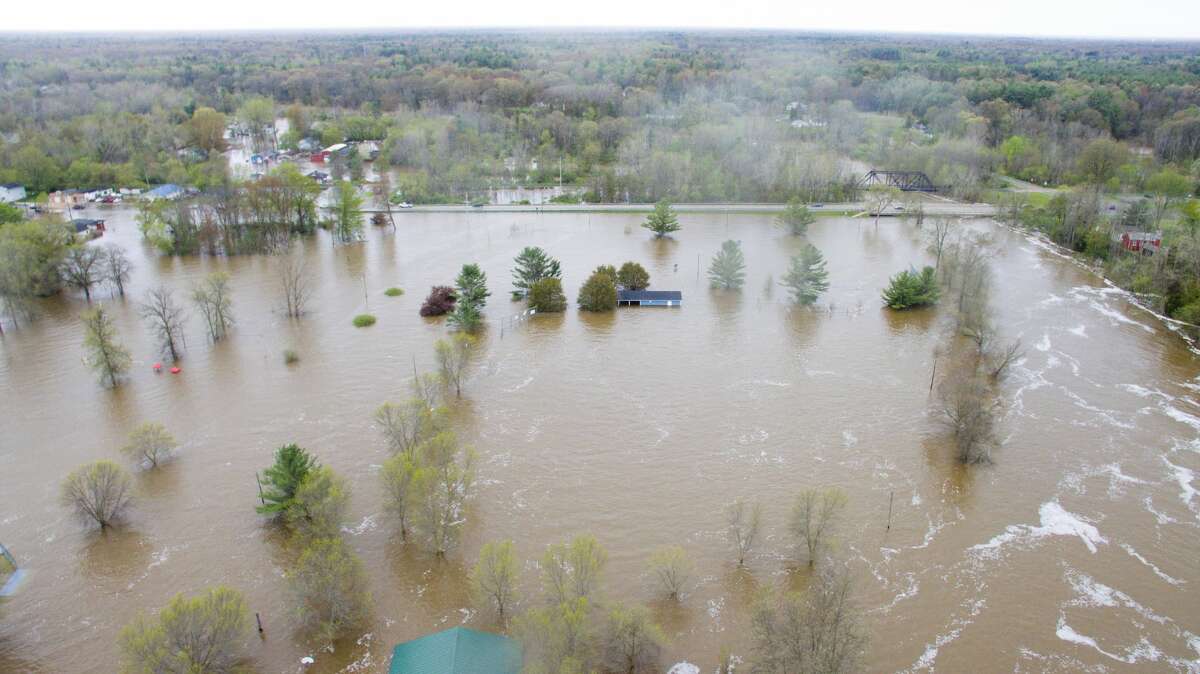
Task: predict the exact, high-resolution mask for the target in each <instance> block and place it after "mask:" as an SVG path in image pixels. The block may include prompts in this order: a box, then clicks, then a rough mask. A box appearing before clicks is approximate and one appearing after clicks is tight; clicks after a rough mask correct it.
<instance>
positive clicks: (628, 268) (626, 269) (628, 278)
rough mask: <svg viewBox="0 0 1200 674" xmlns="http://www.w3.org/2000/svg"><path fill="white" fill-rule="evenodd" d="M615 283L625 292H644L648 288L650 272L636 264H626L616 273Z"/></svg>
mask: <svg viewBox="0 0 1200 674" xmlns="http://www.w3.org/2000/svg"><path fill="white" fill-rule="evenodd" d="M616 281H617V285H619V286H621V287H622V288H624V289H625V290H645V289H646V288H648V287H650V272H648V271H646V268H645V267H643V266H642V265H640V264H638V263H636V262H626V263H625V264H623V265H621V268H620V269H619V270H618V271H617V276H616Z"/></svg>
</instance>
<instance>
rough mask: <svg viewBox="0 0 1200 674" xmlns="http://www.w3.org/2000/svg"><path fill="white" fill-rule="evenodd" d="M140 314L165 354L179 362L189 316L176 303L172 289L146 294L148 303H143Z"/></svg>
mask: <svg viewBox="0 0 1200 674" xmlns="http://www.w3.org/2000/svg"><path fill="white" fill-rule="evenodd" d="M138 313H140V314H141V315H142V318H143V319H145V321H146V322H147V323H149V324H150V329H151V330H153V331H154V335H155V336H156V337H157V338H158V343H159V345H160V347H161V348H162V350H163V352H165V353H167V354H168V355H170V356H171V360H172V361H176V360H179V351H180V350H181V349H182V348H183V324H184V321H186V320H187V314H185V313H184V311H183V307H181V306H179V304H178V303H176V302H175V295H174V294H173V293H172V292H171V291H170V289H168V288H166V287H164V286H159V287H157V288H153V289H151V290H150V291H149V292H147V293H146V301H145V302H142V305H141V307H139V309H138Z"/></svg>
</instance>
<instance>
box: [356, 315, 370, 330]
mask: <svg viewBox="0 0 1200 674" xmlns="http://www.w3.org/2000/svg"><path fill="white" fill-rule="evenodd" d="M372 325H375V317H374V316H372V315H371V314H359V315H357V316H355V317H354V327H356V328H366V327H369V326H372Z"/></svg>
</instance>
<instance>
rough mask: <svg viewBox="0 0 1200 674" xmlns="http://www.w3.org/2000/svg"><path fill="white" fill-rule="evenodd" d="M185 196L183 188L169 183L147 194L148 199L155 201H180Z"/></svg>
mask: <svg viewBox="0 0 1200 674" xmlns="http://www.w3.org/2000/svg"><path fill="white" fill-rule="evenodd" d="M182 196H183V188H182V187H180V186H179V185H176V184H175V183H167V184H165V185H159V186H158V187H155V188H154V189H152V190H150V191H149V192H146V198H147V199H149V200H151V201H154V200H156V199H178V198H179V197H182Z"/></svg>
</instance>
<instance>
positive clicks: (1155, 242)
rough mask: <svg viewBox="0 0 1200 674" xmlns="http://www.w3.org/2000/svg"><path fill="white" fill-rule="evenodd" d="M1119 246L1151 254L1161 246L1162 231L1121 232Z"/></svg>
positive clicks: (1135, 251) (1131, 250)
mask: <svg viewBox="0 0 1200 674" xmlns="http://www.w3.org/2000/svg"><path fill="white" fill-rule="evenodd" d="M1120 241H1121V247H1122V248H1124V249H1125V250H1128V251H1130V252H1134V253H1141V254H1143V255H1153V254H1155V253H1157V252H1158V251H1159V249H1160V248H1162V232H1135V231H1133V230H1129V231H1126V232H1122V233H1121V239H1120Z"/></svg>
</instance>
